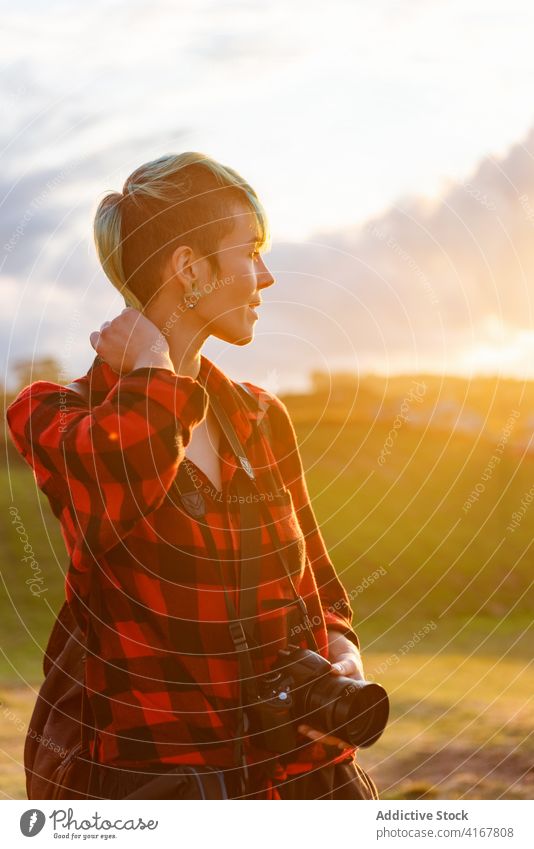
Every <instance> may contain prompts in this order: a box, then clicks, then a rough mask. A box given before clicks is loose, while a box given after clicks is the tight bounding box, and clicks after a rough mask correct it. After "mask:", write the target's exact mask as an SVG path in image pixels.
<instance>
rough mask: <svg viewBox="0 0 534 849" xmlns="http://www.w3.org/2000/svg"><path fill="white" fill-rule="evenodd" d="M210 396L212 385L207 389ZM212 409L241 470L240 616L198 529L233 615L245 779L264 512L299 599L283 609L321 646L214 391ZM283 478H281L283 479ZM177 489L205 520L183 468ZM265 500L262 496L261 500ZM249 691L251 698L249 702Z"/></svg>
mask: <svg viewBox="0 0 534 849" xmlns="http://www.w3.org/2000/svg"><path fill="white" fill-rule="evenodd" d="M205 388H206V390H207V391H208V392H209V390H208V387H207V386H205ZM209 397H210V407H211V409H212V411H213V414H214V416H215V418H216V419H217V421H218V423H219V426H220V428H221V430H222V433H223V434H224V436H225V437H226V439H227V440H228V443H229V445H230V447H231V449H232V451H233V453H234V454H235V456H236V458H237V460H238V462H239V466H238V468H237V469H236V471H235V473H234V478H233V480H232V485H233V487H234V489H235V491H236V495H237V497H238V503H239V510H240V556H239V563H238V564H237V565H238V570H239V573H238V574H239V580H238V586H239V596H238V597H239V612H238V610H237V609H236V606H235V604H234V601H233V599H232V597H231V595H230V593H229V592H228V589H227V587H226V583H225V580H224V576H223V573H222V567H221V564H220V556H219V552H218V550H217V546H216V544H215V541H214V539H213V535H212V533H211V531H210V528H209V527H208V525H207V523H206V522H203V521H200V522H199V528H200V531H201V534H202V536H203V539H204V543H205V545H206V549H207V551H208V552H209V554H210V557H211V558H212V559H213V561H214V562H216V563H219V569H220V579H221V585H222V588H223V591H224V595H225V603H226V608H227V612H228V627H229V631H230V636H231V639H232V642H233V645H234V649H235V651H236V654H237V659H238V665H239V677H240V681H239V707H238V710H239V714H238V728H237V729H236V737H235V746H234V759H235V762H236V764H238V765H239V766H240V767H241V768H242V769H243V774H244V777H245V780H246V774H247V766H246V759H245V754H244V737H245V735H246V733H247V724H246V713H245V706H246V705H245V702H246V701H248V700H249V699H250V698H251V697H252V698H258V696H259V694H258V691H257V686H256V685H257V675H256V673H255V671H254V666H253V663H252V657H251V650H252V645H251V643H255V642H256V641H255V640H254V637H253V634H254V630H255V629H254V622H255V619H256V617H257V614H258V611H257V594H258V586H259V583H260V567H261V528H262V524H263V523H262V515H261V514H262V512H264V519H265V524H266V526H267V528H268V530H269V533H270V536H271V540H272V543H273V547H274V550H275V551H276V552H277V553H278V555H279V557H280V560H281V561H282V564H283V567H284V571H285V572H286V575H287V578H288V580H289V583H290V587H291V590H292V593H293V596H294V599H292V600H288V601H283V602H282V605H283V606H288V607H289V606H293V607H294V606H295V605H296V606H297V608H298V612H299V615H300V618H301V619H302V622H303V625H304V633H305V634H306V639H307V641H308V643H309V644H310V643H311V646H310V647H311V648H313V650H314V651H317V650H318V646H317V642H316V640H315V636H314V634H313V631H312V626H311V622H310V619H309V616H308V611H307V608H306V604H305V602H304V599H303V598H302V596H300V595H299V593H298V591H297V589H296V587H295V584H294V581H293V577H292V573H291V569H290V566H289V563H288V561H287V556H286V551H285V547H284V545H283V544H282V543H281V541H280V539H279V538H278V535H277V533H276V528H275V523H274V522H273V521H272V517H271V516H270V514H268V511H267V510H266V505H265V498H266V494H265V493H262V491H261V490H260V488H259V486H258V482H257V479H256V475H255V473H254V470H253V468H252V466H251V464H250V462H249V460H248V458H247V455H246V452H245V450H244V448H243V446H242V444H241V441H240V439H239V437H238V435H237V433H236V431H235V428H234V427H233V425H232V423H231V420H230V417H229V416H228V414H227V412H226V410H225V409H224V407H223V405H222V404H221V402H220V399H219V398H218V397H217V396H216V395H215V394H213V393H211V392H209ZM268 477H269V478H270V486H272V490H271V495H273V496H274V497H276V494H277V493H278V492H279V491H280V490H281V489H282V488H283V484H282V487H281V486H280V485H279V484H278V483H277V482H276V481H275V479H274V476H273V474H272V472H271V471H270V469H269V470H268ZM280 480H281V478H280ZM174 485H175V488H176V489H177V491H178V492H179V493H180V495H181V500H182V504H183V505H184V507H185V508H186V509H188V510H191V508H192V507H193V509H195V515H196V518H199V519H200V518H201V515H202V513H203V509H202V505H199V504H198V501H197V500H196V499H195V496H196V495H197V494H198V493H197V491H195V492H191V491H187V490H188V489H189V488H190V484H189V483H188V482H187V481H186V480H185V475H184V474H183V471H182V466H180V467H179V471H178V474H177V476H176V478H175V481H174ZM262 496H263V497H262ZM245 693H246V694H247V698H245Z"/></svg>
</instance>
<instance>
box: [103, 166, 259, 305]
mask: <svg viewBox="0 0 534 849" xmlns="http://www.w3.org/2000/svg"><path fill="white" fill-rule="evenodd" d="M236 202H237V203H241V204H244V205H245V206H246V207H248V209H249V211H250V212H252V213H253V214H254V215H255V219H256V224H257V231H258V247H259V248H262V247H265V246H266V245H267V243H268V242H269V240H270V233H269V225H268V221H267V215H266V213H265V210H264V208H263V206H262V204H261V203H260V201H259V199H258V196H257V194H256V192H255V191H254V189H253V188H252V187H251V186H250V185H249V184H248V183H247V182H246V181H245V180H244V179H243V178H242V177H241V176H240V175H239V174H238V173H237V171H234V169H233V168H229V167H228V166H226V165H221V163H220V162H217V161H216V160H214V159H211V158H210V157H209V156H206V155H205V154H203V153H197V152H187V153H180V154H176V155H175V154H169V155H167V156H162V157H160V158H159V159H155V160H153V161H152V162H147V163H145V164H144V165H141V166H140V167H139V168H137V169H136V170H135V171H134V172H133V173H132V174H130V176H129V177H128V178H127V179H126V182H125V183H124V187H123V190H122V194H121V193H120V192H110V193H109V194H107V195H106V196H105V197H104V198H103V200H102V201H101V202H100V203H99V205H98V208H97V210H96V214H95V220H94V237H95V245H96V250H97V253H98V258H99V260H100V262H101V264H102V268H103V269H104V271H105V273H106V275H107V276H108V277H109V279H110V280H111V282H112V283H113V285H114V286H115V287H116V289H118V291H119V292H120V293H121V295H122V296H123V297H124V299H125V302H126V304H127V305H128V306H132V307H135V309H138V310H140V311H142V310H143V307H144V306H146V305H147V303H148V302H149V301H150V299H151V297H152V296H153V295H155V294H156V293H157V286H158V282H159V275H160V272H161V268H162V263H163V262H164V261H165V259H166V258H167V257H168V256H169V255H170V254H171V253H172V251H173V250H175V249H176V248H177V247H179V246H180V245H189V246H191V247H192V248H193V249H194V250H195V251H196V253H197V255H198V256H199V257H205V258H207V259H208V260H209V262H210V265H211V267H212V269H213V270H214V271H215V273H217V271H218V268H219V267H218V262H217V258H216V256H215V254H216V252H217V248H218V245H219V243H220V241H221V239H223V238H224V236H226V235H228V234H229V233H231V232H232V229H233V227H234V222H233V217H234V215H235V211H233V207H234V206H235V204H236Z"/></svg>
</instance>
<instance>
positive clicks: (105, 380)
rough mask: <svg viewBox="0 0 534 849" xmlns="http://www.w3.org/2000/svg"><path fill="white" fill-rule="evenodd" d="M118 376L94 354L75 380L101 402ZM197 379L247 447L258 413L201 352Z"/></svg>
mask: <svg viewBox="0 0 534 849" xmlns="http://www.w3.org/2000/svg"><path fill="white" fill-rule="evenodd" d="M119 379H120V375H119V374H117V372H115V371H113V369H112V368H111V366H109V365H108V364H107V363H106V362H105V361H104V360H103V359H102V358H101V357H100V355H99V354H97V355H96V357H95V359H94V361H93V364H92V366H91V367H90V369H89V370H88V372H87V373H86V375H85V377H84V378H82V379H81V380H80V381H75V382H85V381H88V382H89V387H90V391H91V396H92V397H93V396H95V397H96V401H97V403H100V402H101V401H102V400H103V399H104V398H105V397H106V395H107V394H108V392H110V390H111V389H113V387H114V386H115V384H116V383H117V382H118V381H119ZM197 380H199V382H201V383H202V384H203V385H204V386H206V387H207V389H208V391H209V392H212V393H215V394H216V395H217V396H218V398H220V400H221V403H222V405H223V407H224V408H225V410H226V412H227V413H228V415H229V417H230V419H231V421H232V423H233V425H234V428H235V430H236V433H237V435H238V437H239V439H240V440H241V443H242V445H243V446H246V444H247V442H248V440H249V439H250V437H251V436H252V431H253V422H254V421H255V420H256V419H257V415H256V414H255V412H254V411H253V410H251V409H250V407H248V406H247V404H246V403H245V401H244V400H242V398H241V395H240V394H239V390H237V389H235V388H234V381H232V380H231V379H230V378H229V377H227V376H226V375H225V374H224V372H222V371H221V370H220V369H219V368H217V366H216V365H215V364H214V363H212V362H211V360H208V358H207V357H205V356H204V355H203V354H201V355H200V371H199V373H198V376H197Z"/></svg>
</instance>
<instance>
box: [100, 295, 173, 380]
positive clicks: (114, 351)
mask: <svg viewBox="0 0 534 849" xmlns="http://www.w3.org/2000/svg"><path fill="white" fill-rule="evenodd" d="M89 341H90V342H91V345H92V346H93V348H94V349H95V351H96V352H97V354H100V356H101V357H102V359H103V360H105V362H106V363H107V364H108V365H109V366H110V367H111V368H112V369H113V371H115V372H117V373H118V374H120V373H124V374H127V373H128V372H130V371H133V369H136V368H142V367H144V366H154V367H159V368H168V369H170V370H171V371H174V365H173V362H172V360H171V358H170V353H169V345H168V342H167V340H166V339H165V337H164V336H163V334H162V333H161V332H160V331H159V328H157V327H156V325H155V324H154V323H153V322H152V321H150V319H148V318H147V317H146V316H145V315H143V313H141V312H139V310H136V309H133V307H126V308H125V309H123V311H122V312H121V313H120V315H118V316H116V318H114V319H112V320H111V321H105V322H104V323H103V324H102V326H101V327H100V330H93V332H92V333H91V334H90V336H89Z"/></svg>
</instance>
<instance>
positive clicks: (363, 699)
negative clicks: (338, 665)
mask: <svg viewBox="0 0 534 849" xmlns="http://www.w3.org/2000/svg"><path fill="white" fill-rule="evenodd" d="M305 712H306V714H308V713H314V718H315V721H316V723H317V725H318V727H319V728H320V729H321V730H322V731H326V732H328V733H329V734H333V735H335V736H336V737H339V738H340V739H341V740H346V741H347V743H349V744H350V745H351V746H359V747H361V748H366V747H367V746H371V745H372V744H373V743H376V741H377V740H378V738H379V737H380V736H381V735H382V733H383V731H384V728H385V727H386V725H387V721H388V717H389V699H388V696H387V693H386V691H385V690H384V688H383V687H381V686H380V684H374V683H372V682H370V681H355V680H353V679H351V678H345V677H342V676H340V677H337V676H336V677H334V676H333V675H325V676H323V677H322V678H320V679H319V680H318V681H316V682H315V683H314V684H313V685H312V686H311V687H310V688H309V690H308V693H307V698H306V711H305Z"/></svg>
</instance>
